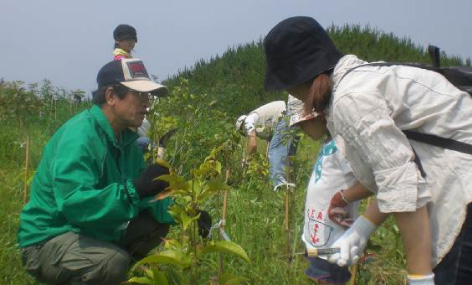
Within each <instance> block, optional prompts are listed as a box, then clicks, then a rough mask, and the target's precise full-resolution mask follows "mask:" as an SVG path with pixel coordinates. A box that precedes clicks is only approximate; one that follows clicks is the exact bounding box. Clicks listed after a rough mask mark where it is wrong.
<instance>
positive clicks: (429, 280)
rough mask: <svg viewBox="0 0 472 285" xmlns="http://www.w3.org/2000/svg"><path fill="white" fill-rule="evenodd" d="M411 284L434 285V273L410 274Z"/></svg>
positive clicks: (409, 282)
mask: <svg viewBox="0 0 472 285" xmlns="http://www.w3.org/2000/svg"><path fill="white" fill-rule="evenodd" d="M408 284H409V285H434V273H431V274H428V275H410V274H408Z"/></svg>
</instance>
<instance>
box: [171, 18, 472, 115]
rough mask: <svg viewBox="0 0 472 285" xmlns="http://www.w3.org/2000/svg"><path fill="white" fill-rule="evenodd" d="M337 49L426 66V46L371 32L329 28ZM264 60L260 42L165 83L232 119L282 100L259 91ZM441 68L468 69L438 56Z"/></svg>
mask: <svg viewBox="0 0 472 285" xmlns="http://www.w3.org/2000/svg"><path fill="white" fill-rule="evenodd" d="M328 31H329V33H330V35H331V38H332V39H333V41H334V42H335V44H336V46H337V47H338V48H339V49H340V50H341V51H342V52H343V53H344V54H355V55H357V56H359V57H360V58H362V59H364V60H366V61H377V60H384V61H392V62H419V63H428V64H429V63H431V60H430V57H429V55H428V52H427V50H426V47H421V46H418V45H416V44H414V43H413V42H412V41H411V40H410V39H406V38H399V37H397V36H395V35H393V34H391V33H390V34H386V33H383V32H380V31H378V30H375V29H372V28H370V27H363V28H362V27H360V26H348V25H346V26H343V27H336V26H332V27H330V28H329V29H328ZM264 64H265V58H264V51H263V47H262V39H260V40H259V41H257V42H251V43H248V44H245V45H240V46H237V47H233V48H229V49H228V50H227V51H226V52H225V53H223V55H221V56H216V57H214V58H212V59H210V60H209V61H204V60H200V61H199V62H197V63H196V64H195V65H194V66H193V67H191V68H189V69H185V70H183V71H180V72H179V73H178V74H177V75H175V76H173V77H171V78H169V79H168V80H166V81H165V82H164V83H165V84H166V85H167V86H169V87H170V88H171V89H172V88H173V87H174V86H177V85H179V81H180V80H181V79H182V78H185V79H188V80H189V85H190V87H191V89H192V91H193V92H194V93H196V94H201V93H206V94H209V95H210V96H211V97H212V98H214V99H217V100H219V104H218V105H217V107H218V108H219V109H221V110H222V111H225V112H227V113H228V114H229V115H231V116H237V115H239V114H243V113H245V112H247V111H250V110H252V109H254V108H256V107H257V106H259V105H262V104H263V103H266V102H270V101H272V100H285V99H286V97H285V95H284V93H282V92H278V93H269V92H266V91H265V90H264V88H263V86H264V74H265V66H264ZM441 64H442V65H443V66H454V65H469V66H470V59H467V61H465V62H464V61H463V60H462V59H461V58H458V57H449V56H447V54H446V53H445V52H442V53H441Z"/></svg>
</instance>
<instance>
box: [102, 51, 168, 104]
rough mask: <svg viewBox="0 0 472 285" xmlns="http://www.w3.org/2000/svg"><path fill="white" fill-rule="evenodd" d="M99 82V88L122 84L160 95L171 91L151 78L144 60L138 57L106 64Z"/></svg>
mask: <svg viewBox="0 0 472 285" xmlns="http://www.w3.org/2000/svg"><path fill="white" fill-rule="evenodd" d="M97 83H98V88H102V87H106V86H111V85H116V84H121V85H124V86H126V87H128V88H130V89H133V90H136V91H139V92H149V93H151V94H152V95H155V96H160V97H161V96H166V95H167V94H168V93H169V91H168V89H167V87H165V86H164V85H161V84H158V83H156V82H154V81H152V80H151V79H150V78H149V75H148V73H147V70H146V67H145V66H144V64H143V62H142V60H140V59H137V58H127V59H121V60H114V61H110V62H109V63H107V64H105V65H104V66H103V67H102V68H101V69H100V71H99V72H98V75H97Z"/></svg>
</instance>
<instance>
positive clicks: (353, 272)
mask: <svg viewBox="0 0 472 285" xmlns="http://www.w3.org/2000/svg"><path fill="white" fill-rule="evenodd" d="M370 203H372V197H369V198H367V207H368V206H369V205H370ZM364 252H365V250H364ZM359 263H360V260H358V261H357V262H356V264H354V265H353V266H352V267H351V281H349V285H356V278H357V273H358V271H359Z"/></svg>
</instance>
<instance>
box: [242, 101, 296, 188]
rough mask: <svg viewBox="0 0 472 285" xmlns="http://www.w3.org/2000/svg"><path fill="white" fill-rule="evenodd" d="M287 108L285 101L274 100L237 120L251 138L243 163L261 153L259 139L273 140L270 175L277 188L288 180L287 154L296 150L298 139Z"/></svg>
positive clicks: (269, 151) (244, 132)
mask: <svg viewBox="0 0 472 285" xmlns="http://www.w3.org/2000/svg"><path fill="white" fill-rule="evenodd" d="M285 111H286V104H285V102H284V101H273V102H270V103H267V104H265V105H263V106H260V107H259V108H257V109H255V110H254V111H251V112H250V113H249V114H248V115H242V116H240V117H239V118H238V119H237V121H236V129H237V130H239V131H240V132H241V133H243V134H244V135H246V136H247V138H248V142H247V150H246V157H245V158H244V159H243V165H244V164H246V163H247V161H248V160H249V159H250V158H251V156H252V155H253V154H254V153H256V152H257V138H260V139H262V140H266V141H268V142H269V149H268V158H269V164H270V167H269V175H270V179H271V181H272V184H273V187H274V190H277V189H278V188H279V187H280V186H282V185H285V184H286V183H287V179H286V167H287V166H288V159H287V156H288V155H292V154H293V153H294V152H295V150H296V140H294V139H293V137H292V136H291V135H290V134H289V128H288V126H287V122H286V121H285V120H284V114H285ZM287 136H289V137H287Z"/></svg>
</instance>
